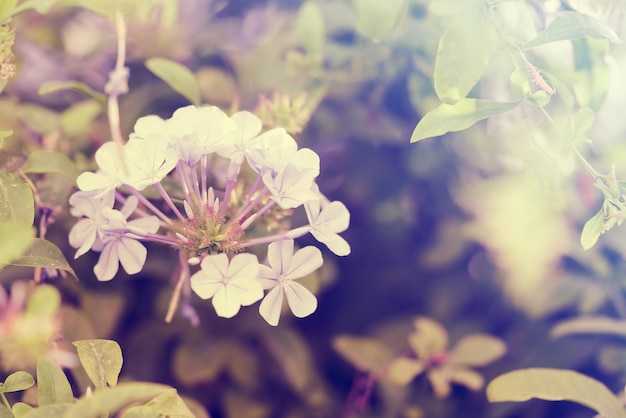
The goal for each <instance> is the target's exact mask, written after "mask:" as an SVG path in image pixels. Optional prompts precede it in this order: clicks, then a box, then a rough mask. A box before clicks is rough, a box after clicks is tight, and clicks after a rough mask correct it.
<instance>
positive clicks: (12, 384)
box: [4, 371, 35, 392]
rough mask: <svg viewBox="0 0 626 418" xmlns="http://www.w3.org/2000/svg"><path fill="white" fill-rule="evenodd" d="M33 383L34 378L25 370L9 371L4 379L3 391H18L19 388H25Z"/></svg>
mask: <svg viewBox="0 0 626 418" xmlns="http://www.w3.org/2000/svg"><path fill="white" fill-rule="evenodd" d="M34 384H35V379H33V377H32V376H31V375H30V373H26V372H22V371H19V372H15V373H11V374H10V375H9V376H8V377H7V378H6V379H5V381H4V391H5V392H18V391H20V390H26V389H28V388H29V387H31V386H32V385H34Z"/></svg>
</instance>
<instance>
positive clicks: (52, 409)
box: [16, 403, 72, 418]
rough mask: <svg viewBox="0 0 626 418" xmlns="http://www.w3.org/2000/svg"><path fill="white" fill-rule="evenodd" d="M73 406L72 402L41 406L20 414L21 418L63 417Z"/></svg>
mask: <svg viewBox="0 0 626 418" xmlns="http://www.w3.org/2000/svg"><path fill="white" fill-rule="evenodd" d="M71 406H72V404H70V403H59V404H55V405H46V406H41V407H39V408H33V409H32V410H31V411H30V412H27V413H26V414H24V415H20V417H19V418H22V417H23V418H63V417H64V416H65V412H66V411H67V410H69V409H70V407H71ZM16 418H17V417H16Z"/></svg>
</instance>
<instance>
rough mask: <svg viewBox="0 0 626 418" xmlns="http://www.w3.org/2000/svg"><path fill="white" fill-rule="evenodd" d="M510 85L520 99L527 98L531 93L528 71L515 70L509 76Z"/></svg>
mask: <svg viewBox="0 0 626 418" xmlns="http://www.w3.org/2000/svg"><path fill="white" fill-rule="evenodd" d="M509 85H510V86H511V90H513V94H515V95H516V96H517V97H519V98H520V99H525V98H526V97H527V96H528V95H529V94H530V83H529V82H528V77H527V76H526V73H525V72H524V71H522V70H515V71H513V72H512V73H511V76H510V77H509Z"/></svg>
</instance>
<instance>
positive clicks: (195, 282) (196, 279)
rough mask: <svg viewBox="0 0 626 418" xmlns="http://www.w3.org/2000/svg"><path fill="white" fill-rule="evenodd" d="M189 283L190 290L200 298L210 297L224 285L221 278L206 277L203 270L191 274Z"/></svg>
mask: <svg viewBox="0 0 626 418" xmlns="http://www.w3.org/2000/svg"><path fill="white" fill-rule="evenodd" d="M190 283H191V290H193V291H194V293H195V294H196V295H198V296H199V297H200V298H201V299H209V298H212V297H213V296H214V295H215V294H216V293H217V291H218V290H220V289H221V288H223V287H224V284H223V283H222V280H221V279H216V278H214V277H213V278H211V277H207V275H206V274H205V273H204V271H203V270H200V271H198V272H197V273H195V274H194V275H193V276H191V279H190Z"/></svg>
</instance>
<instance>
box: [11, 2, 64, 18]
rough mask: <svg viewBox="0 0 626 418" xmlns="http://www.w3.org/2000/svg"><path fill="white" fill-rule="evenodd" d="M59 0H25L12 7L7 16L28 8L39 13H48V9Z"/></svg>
mask: <svg viewBox="0 0 626 418" xmlns="http://www.w3.org/2000/svg"><path fill="white" fill-rule="evenodd" d="M59 1H60V0H26V1H25V2H23V3H22V4H20V5H19V6H17V7H16V8H14V9H13V11H12V12H11V13H10V14H9V16H13V15H16V14H18V13H21V12H23V11H25V10H28V9H35V10H37V11H38V12H39V13H41V14H46V13H48V10H50V8H51V7H52V6H54V5H55V4H56V3H58V2H59Z"/></svg>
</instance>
